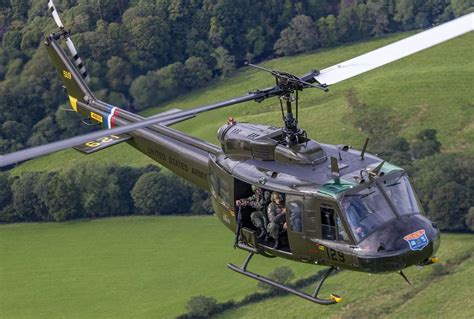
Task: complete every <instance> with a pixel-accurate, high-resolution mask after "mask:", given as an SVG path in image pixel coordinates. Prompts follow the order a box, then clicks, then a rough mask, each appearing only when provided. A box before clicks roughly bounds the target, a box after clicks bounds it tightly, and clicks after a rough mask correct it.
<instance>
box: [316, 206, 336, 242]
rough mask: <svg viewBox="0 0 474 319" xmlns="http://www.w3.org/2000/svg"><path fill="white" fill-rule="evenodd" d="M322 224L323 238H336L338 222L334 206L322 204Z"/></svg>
mask: <svg viewBox="0 0 474 319" xmlns="http://www.w3.org/2000/svg"><path fill="white" fill-rule="evenodd" d="M320 211H321V226H322V230H323V232H322V233H323V239H329V240H336V222H335V219H334V208H332V207H331V206H326V205H321V207H320Z"/></svg>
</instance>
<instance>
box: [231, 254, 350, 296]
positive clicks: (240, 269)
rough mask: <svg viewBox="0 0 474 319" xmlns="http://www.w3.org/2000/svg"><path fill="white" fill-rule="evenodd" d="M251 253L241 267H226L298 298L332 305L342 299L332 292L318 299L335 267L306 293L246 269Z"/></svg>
mask: <svg viewBox="0 0 474 319" xmlns="http://www.w3.org/2000/svg"><path fill="white" fill-rule="evenodd" d="M253 255H254V253H253V252H250V253H249V254H248V256H247V258H246V259H245V261H244V264H243V265H242V267H238V266H236V265H234V264H228V265H227V267H229V268H230V269H232V270H233V271H235V272H238V273H239V274H242V275H245V276H247V277H250V278H252V279H255V280H258V281H260V282H263V283H265V284H268V285H270V286H273V287H276V288H279V289H283V290H285V291H286V292H289V293H290V294H293V295H296V296H298V297H300V298H303V299H306V300H309V301H312V302H314V303H317V304H320V305H333V304H336V303H338V302H340V301H342V298H341V297H340V296H338V295H334V294H331V298H330V299H320V298H318V293H319V290H320V289H321V287H322V285H323V283H324V281H325V280H326V278H327V277H328V276H329V275H330V274H331V273H332V272H333V271H334V270H335V269H336V268H334V267H331V268H329V269H328V270H327V271H326V272H325V273H324V276H323V278H321V280H320V281H319V283H318V285H317V286H316V288H315V289H314V292H313V293H312V294H311V295H310V294H307V293H305V292H302V291H300V290H297V289H295V288H291V287H288V286H286V285H283V284H280V283H278V282H276V281H273V280H271V279H269V278H266V277H264V276H261V275H259V274H256V273H253V272H251V271H248V270H247V266H248V264H249V262H250V260H251V259H252V257H253Z"/></svg>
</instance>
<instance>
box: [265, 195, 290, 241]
mask: <svg viewBox="0 0 474 319" xmlns="http://www.w3.org/2000/svg"><path fill="white" fill-rule="evenodd" d="M267 215H268V220H269V221H270V223H269V224H268V226H267V230H268V233H269V235H270V237H272V238H273V239H275V244H274V245H273V248H274V249H277V248H278V247H279V245H280V232H281V231H282V230H283V229H284V228H285V229H286V227H284V225H286V217H285V215H286V208H285V204H284V200H283V195H282V194H280V193H277V192H273V193H272V202H271V203H270V205H268V209H267Z"/></svg>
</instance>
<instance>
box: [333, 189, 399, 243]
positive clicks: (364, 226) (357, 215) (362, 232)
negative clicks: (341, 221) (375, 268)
mask: <svg viewBox="0 0 474 319" xmlns="http://www.w3.org/2000/svg"><path fill="white" fill-rule="evenodd" d="M342 208H343V211H344V213H345V215H346V218H347V221H348V223H349V225H350V227H351V229H352V233H353V234H354V236H355V240H356V242H360V241H361V240H363V239H364V238H365V237H367V236H368V235H369V234H370V233H372V231H373V230H375V229H376V228H377V227H379V226H380V225H382V224H384V223H385V222H387V221H389V220H390V219H392V218H395V217H396V215H395V213H394V212H393V210H392V209H391V208H390V205H389V204H388V202H387V200H386V199H385V197H384V196H383V194H382V192H381V191H380V189H379V188H378V187H377V185H375V184H374V185H373V186H372V187H368V188H366V189H363V190H361V191H359V192H356V193H351V194H347V195H345V196H344V199H343V200H342Z"/></svg>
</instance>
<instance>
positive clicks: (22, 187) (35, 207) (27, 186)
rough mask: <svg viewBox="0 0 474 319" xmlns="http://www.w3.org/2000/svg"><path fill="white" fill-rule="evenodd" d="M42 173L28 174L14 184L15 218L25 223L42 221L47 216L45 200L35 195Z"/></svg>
mask: <svg viewBox="0 0 474 319" xmlns="http://www.w3.org/2000/svg"><path fill="white" fill-rule="evenodd" d="M40 176H41V173H37V172H26V173H23V174H21V176H20V177H19V178H18V179H16V180H15V181H14V182H13V184H12V188H11V190H12V193H13V208H14V209H15V216H16V217H18V218H19V219H20V220H25V221H41V220H43V217H44V216H45V215H46V214H47V207H46V205H45V204H44V202H43V200H42V199H41V198H40V197H39V196H38V195H37V194H36V193H35V185H36V183H37V182H38V180H39V178H40Z"/></svg>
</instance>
